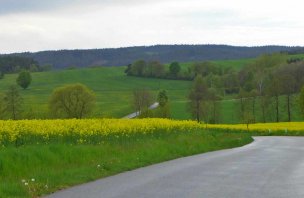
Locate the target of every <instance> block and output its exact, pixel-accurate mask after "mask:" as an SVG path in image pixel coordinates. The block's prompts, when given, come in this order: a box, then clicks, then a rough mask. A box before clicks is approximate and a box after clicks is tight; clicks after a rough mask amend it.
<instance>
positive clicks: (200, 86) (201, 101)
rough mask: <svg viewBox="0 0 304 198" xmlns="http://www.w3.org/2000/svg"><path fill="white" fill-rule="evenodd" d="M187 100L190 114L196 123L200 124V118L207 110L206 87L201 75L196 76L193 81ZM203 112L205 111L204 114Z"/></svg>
mask: <svg viewBox="0 0 304 198" xmlns="http://www.w3.org/2000/svg"><path fill="white" fill-rule="evenodd" d="M189 99H190V110H191V113H192V115H193V116H194V117H195V118H196V120H197V122H200V121H201V118H202V116H203V115H204V113H205V112H206V110H207V107H206V103H205V102H206V101H207V100H208V87H207V85H206V84H205V82H204V80H203V77H202V76H201V75H197V76H196V78H195V79H194V83H193V86H192V89H191V91H190V94H189ZM204 106H205V109H204ZM203 110H205V112H204V111H203Z"/></svg>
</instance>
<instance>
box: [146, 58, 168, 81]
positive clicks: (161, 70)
mask: <svg viewBox="0 0 304 198" xmlns="http://www.w3.org/2000/svg"><path fill="white" fill-rule="evenodd" d="M164 74H165V66H164V65H163V64H161V63H160V62H159V61H150V62H148V63H147V66H146V68H145V72H144V75H145V76H148V77H156V78H160V77H163V76H164Z"/></svg>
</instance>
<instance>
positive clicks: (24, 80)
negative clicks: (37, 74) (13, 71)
mask: <svg viewBox="0 0 304 198" xmlns="http://www.w3.org/2000/svg"><path fill="white" fill-rule="evenodd" d="M16 81H17V84H18V85H19V86H20V87H22V88H23V89H26V88H28V86H29V85H30V84H31V82H32V76H31V73H30V72H29V71H26V70H24V71H22V72H20V73H19V76H18V77H17V80H16Z"/></svg>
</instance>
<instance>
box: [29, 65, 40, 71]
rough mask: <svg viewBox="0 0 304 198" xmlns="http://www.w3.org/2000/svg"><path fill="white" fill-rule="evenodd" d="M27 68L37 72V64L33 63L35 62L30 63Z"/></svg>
mask: <svg viewBox="0 0 304 198" xmlns="http://www.w3.org/2000/svg"><path fill="white" fill-rule="evenodd" d="M29 70H30V71H31V72H37V71H39V66H38V65H35V64H31V65H30V69H29Z"/></svg>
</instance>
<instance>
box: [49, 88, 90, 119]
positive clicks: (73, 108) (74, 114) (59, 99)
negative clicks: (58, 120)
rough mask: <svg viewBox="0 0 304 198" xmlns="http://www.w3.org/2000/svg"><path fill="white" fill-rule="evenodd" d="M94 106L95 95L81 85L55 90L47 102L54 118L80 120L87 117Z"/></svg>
mask: <svg viewBox="0 0 304 198" xmlns="http://www.w3.org/2000/svg"><path fill="white" fill-rule="evenodd" d="M94 106H95V94H94V93H93V91H92V90H90V89H89V88H87V87H86V86H85V85H83V84H71V85H65V86H63V87H59V88H56V89H55V90H54V91H53V93H52V95H51V98H50V101H49V108H50V111H51V113H52V115H53V116H55V117H66V118H78V119H81V118H83V117H85V116H88V115H89V114H90V113H91V112H92V111H93V108H94Z"/></svg>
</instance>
